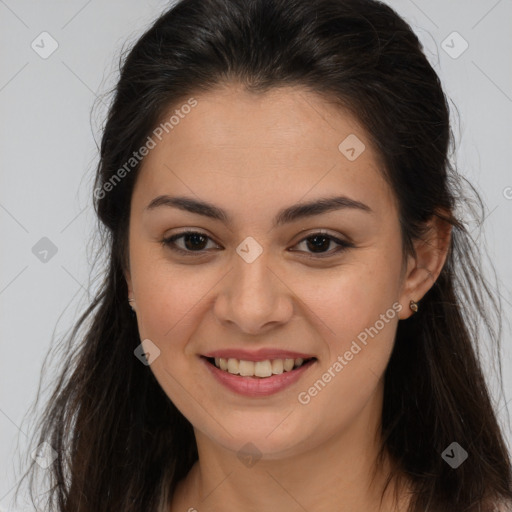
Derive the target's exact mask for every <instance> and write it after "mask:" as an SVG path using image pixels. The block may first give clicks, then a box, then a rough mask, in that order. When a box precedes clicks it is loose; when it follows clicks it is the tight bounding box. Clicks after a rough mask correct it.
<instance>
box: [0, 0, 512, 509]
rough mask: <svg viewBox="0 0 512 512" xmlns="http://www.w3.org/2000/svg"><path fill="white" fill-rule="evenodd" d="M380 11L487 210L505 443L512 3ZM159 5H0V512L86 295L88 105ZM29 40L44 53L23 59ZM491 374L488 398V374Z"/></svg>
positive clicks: (7, 1)
mask: <svg viewBox="0 0 512 512" xmlns="http://www.w3.org/2000/svg"><path fill="white" fill-rule="evenodd" d="M388 3H389V4H390V5H391V6H392V7H394V8H395V9H396V10H397V11H398V13H399V14H401V15H402V16H404V17H405V18H406V20H407V21H408V22H409V23H410V24H411V25H412V27H413V29H414V30H415V32H416V33H417V34H418V36H419V37H420V39H421V41H422V42H423V44H424V45H425V48H426V53H427V56H428V57H429V59H430V61H431V63H432V64H433V65H434V67H435V69H436V71H437V72H438V73H439V75H440V77H441V80H442V82H443V85H444V88H445V91H446V93H447V95H448V96H449V98H450V99H451V100H452V101H453V103H454V104H455V105H456V106H457V109H458V112H459V114H460V118H458V117H454V118H453V119H454V131H455V134H456V137H457V144H458V151H457V164H458V167H459V169H460V171H461V172H462V173H463V174H464V175H465V176H466V177H468V178H469V179H470V180H471V181H472V182H473V183H474V184H475V185H476V186H477V188H478V189H479V190H480V192H481V194H482V196H483V198H484V200H485V202H486V205H487V217H486V220H485V222H484V225H483V232H482V234H481V235H480V236H479V237H478V240H477V243H478V244H479V246H480V247H482V248H487V251H488V253H489V256H490V259H491V260H492V262H493V263H494V265H495V267H496V270H497V274H498V278H499V280H500V281H501V283H502V290H501V291H502V298H503V307H504V311H505V313H506V315H508V317H507V318H505V322H506V323H505V332H504V339H503V341H504V346H505V352H504V357H503V365H504V372H505V375H504V377H505V389H506V397H505V398H504V397H500V396H499V395H498V394H497V393H496V395H495V396H496V400H497V401H498V400H499V403H498V409H499V410H500V418H501V421H502V422H503V424H504V426H505V433H506V435H507V440H508V442H509V443H511V442H512V433H511V430H510V426H509V425H508V421H507V418H506V416H504V414H503V413H504V410H505V409H504V405H505V403H506V402H507V401H511V400H512V351H511V349H510V345H511V343H510V342H511V338H512V337H511V330H510V326H509V324H507V322H510V319H511V312H512V307H511V304H512V296H511V291H510V283H511V282H512V279H511V277H512V267H511V265H510V252H511V249H512V244H511V237H510V233H511V230H510V227H511V224H512V223H511V220H510V219H511V217H512V173H511V172H510V162H511V161H512V144H511V142H512V141H511V140H510V134H511V130H510V126H511V123H512V59H511V58H510V55H511V54H512V30H511V22H512V1H511V0H499V1H496V0H485V1H483V0H482V1H478V2H468V1H467V0H451V1H450V2H449V3H448V2H445V1H442V0H424V1H421V3H420V1H419V0H416V1H415V2H413V1H412V0H392V1H389V2H388ZM167 5H168V2H164V1H158V0H152V1H145V2H141V1H135V0H124V1H123V2H121V1H120V0H110V1H108V2H100V1H98V0H90V1H88V2H87V1H86V0H70V1H66V2H64V1H62V2H58V1H45V2H39V1H35V0H30V1H29V0H16V1H15V0H0V48H1V52H2V53H1V62H2V65H1V66H0V115H1V119H2V122H1V126H0V130H1V133H0V144H1V147H0V149H1V151H0V159H1V173H0V229H1V251H0V322H1V323H0V325H1V335H0V344H1V358H0V511H7V510H8V511H14V510H15V508H14V507H13V505H12V504H11V498H12V495H13V487H14V486H15V484H16V482H17V480H18V478H19V469H20V464H21V462H20V453H21V455H24V454H25V453H26V452H25V445H26V442H27V439H28V438H29V437H30V436H31V433H32V430H31V425H32V424H33V416H26V412H27V410H28V408H29V406H30V405H31V404H32V402H33V400H34V398H35V394H36V391H37V387H38V384H39V377H40V374H41V367H42V363H43V360H44V356H45V355H46V353H47V351H48V349H49V348H50V345H51V344H52V339H53V338H55V339H57V340H58V339H60V336H62V335H63V334H65V333H66V332H67V331H68V329H69V328H70V327H71V326H72V324H73V322H74V321H75V320H76V319H77V317H78V314H79V312H80V311H81V310H83V309H84V307H85V305H86V304H87V303H88V301H89V299H90V297H91V296H92V293H93V291H94V285H91V284H90V282H89V274H90V265H91V258H90V254H89V253H88V252H87V248H88V246H89V240H90V238H91V234H92V233H93V231H94V229H95V218H94V212H93V209H92V207H91V206H92V202H91V190H92V179H93V175H94V167H95V164H96V163H97V148H96V144H95V138H96V141H98V142H99V140H100V133H101V131H100V130H101V125H102V122H103V117H104V115H105V112H106V109H105V104H106V101H105V102H102V101H101V99H100V100H97V97H98V95H101V94H104V93H105V92H107V91H108V90H109V88H111V87H112V86H113V85H114V83H115V80H116V76H117V74H116V73H117V62H118V57H119V54H120V51H121V49H122V46H123V43H126V42H128V43H131V42H132V41H134V40H135V39H136V38H137V36H139V35H140V34H141V33H142V31H143V30H144V29H145V28H146V27H147V26H148V25H149V24H150V23H151V20H152V19H153V18H154V17H156V16H157V15H158V14H159V13H160V12H161V11H163V10H164V9H165V8H166V6H167ZM454 31H456V32H457V33H458V34H460V36H461V37H462V38H463V39H464V40H465V41H467V43H468V44H469V47H468V48H467V50H466V51H465V52H464V53H462V54H461V55H458V54H459V53H460V51H461V50H462V49H463V48H464V46H463V44H464V42H463V40H462V39H460V37H459V36H457V35H455V36H453V35H451V34H452V33H453V32H454ZM42 32H48V33H49V34H50V35H51V37H52V38H53V39H54V40H55V41H56V44H58V48H57V49H56V51H55V52H54V53H52V54H51V55H49V56H48V57H47V58H42V57H41V56H40V54H41V53H42V54H43V56H46V55H44V52H49V50H51V44H55V43H52V41H51V40H50V39H49V38H48V36H40V34H41V33H42ZM41 39H43V42H41ZM33 41H35V42H34V46H35V45H38V46H35V49H37V51H38V52H39V53H37V52H36V51H35V49H33V48H32V47H31V45H32V42H33ZM443 41H445V42H444V43H443ZM449 53H451V54H452V56H450V55H449ZM454 56H456V57H457V58H453V57H454ZM95 101H97V103H98V105H97V108H96V110H95V111H94V115H93V116H91V108H92V106H93V103H94V102H95ZM451 108H452V109H453V105H452V106H451ZM453 113H454V115H455V116H456V115H457V114H456V112H454V111H453ZM475 228H476V226H475ZM475 232H476V231H475ZM43 237H47V238H48V239H49V240H51V242H52V244H53V245H54V246H55V248H56V249H57V252H56V254H54V255H52V252H51V251H50V252H49V253H48V254H47V255H46V256H45V255H44V253H39V254H37V252H38V251H37V250H34V252H36V254H34V252H33V247H34V246H36V248H37V247H39V246H38V245H36V244H38V242H39V244H43V245H44V244H45V243H47V242H40V240H41V238H43ZM45 257H46V259H47V261H41V258H45ZM88 290H89V291H88ZM52 365H53V367H52V368H53V369H50V370H49V375H50V377H49V379H46V380H45V382H46V383H49V384H50V385H51V383H52V381H51V377H52V375H55V371H56V370H57V369H58V367H59V364H58V361H54V362H53V363H52ZM488 373H489V378H490V383H491V387H492V389H493V390H494V392H496V386H495V379H494V378H493V374H492V371H491V370H490V369H489V370H488ZM43 396H44V395H43ZM511 405H512V402H510V404H509V407H510V406H511ZM16 510H17V511H20V510H22V507H18V508H16Z"/></svg>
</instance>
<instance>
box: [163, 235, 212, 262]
mask: <svg viewBox="0 0 512 512" xmlns="http://www.w3.org/2000/svg"><path fill="white" fill-rule="evenodd" d="M181 239H183V240H182V241H183V244H184V246H185V247H184V248H182V247H179V246H177V244H176V242H177V240H181ZM209 239H210V237H209V236H208V235H206V234H205V233H201V232H200V231H184V232H183V233H178V234H176V235H172V236H170V237H168V238H164V239H163V240H162V245H164V246H167V247H169V248H170V249H171V250H173V251H175V252H178V253H180V254H186V255H187V256H192V254H191V253H199V254H201V253H203V251H204V249H205V244H206V242H207V240H209ZM199 254H198V255H199ZM194 256H195V255H194Z"/></svg>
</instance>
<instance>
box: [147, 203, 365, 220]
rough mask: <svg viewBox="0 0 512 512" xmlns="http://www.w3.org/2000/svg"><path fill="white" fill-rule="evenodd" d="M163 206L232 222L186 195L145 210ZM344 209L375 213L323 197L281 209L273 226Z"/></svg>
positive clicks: (206, 204) (218, 210)
mask: <svg viewBox="0 0 512 512" xmlns="http://www.w3.org/2000/svg"><path fill="white" fill-rule="evenodd" d="M161 206H166V207H171V208H178V209H180V210H184V211H187V212H190V213H195V214H197V215H203V216H204V217H208V218H211V219H214V220H219V221H221V222H224V223H225V224H231V223H232V219H231V216H230V215H229V214H228V213H227V212H226V211H225V210H223V209H222V208H219V207H218V206H215V205H213V204H211V203H208V202H206V201H200V200H197V199H193V198H191V197H185V196H168V195H161V196H158V197H155V198H154V199H153V200H152V201H151V202H150V203H149V204H148V205H147V206H146V208H145V210H154V209H156V208H159V207H161ZM343 209H351V210H359V211H362V212H366V213H375V212H373V210H372V209H371V208H370V207H369V206H368V205H366V204H364V203H361V202H360V201H356V200H355V199H351V198H349V197H346V196H334V197H323V198H319V199H315V200H314V201H310V202H307V203H297V204H294V205H292V206H288V207H287V208H283V209H282V210H279V212H278V213H277V215H276V216H275V218H274V223H273V226H274V227H277V226H281V225H283V224H287V223H290V222H294V221H296V220H299V219H304V218H307V217H313V216H315V215H321V214H323V213H328V212H331V211H336V210H343Z"/></svg>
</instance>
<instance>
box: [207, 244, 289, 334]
mask: <svg viewBox="0 0 512 512" xmlns="http://www.w3.org/2000/svg"><path fill="white" fill-rule="evenodd" d="M233 265H234V266H233V268H232V270H231V271H230V272H228V274H227V275H226V277H225V278H224V279H223V280H222V281H221V283H219V286H220V288H219V292H218V296H217V298H216V300H215V303H214V307H213V309H214V314H215V316H216V318H217V319H218V321H219V322H221V323H222V324H224V325H226V326H231V327H233V326H236V327H237V329H238V330H239V331H241V332H244V333H246V334H263V333H265V332H267V331H268V330H272V329H275V328H276V327H279V326H280V325H284V324H286V323H287V322H288V321H289V320H290V318H291V317H292V315H293V311H294V300H293V291H292V290H290V288H288V287H287V286H286V282H285V281H284V280H283V278H282V277H281V276H280V275H279V274H280V272H279V269H278V268H277V267H276V266H275V265H274V266H273V265H272V262H271V261H270V258H268V257H267V255H266V253H265V251H263V253H262V254H261V255H260V256H259V257H258V258H257V259H256V260H254V261H252V262H251V263H248V262H247V261H244V259H243V258H241V257H239V256H238V255H235V256H234V258H233Z"/></svg>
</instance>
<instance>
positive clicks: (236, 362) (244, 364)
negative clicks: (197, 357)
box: [201, 356, 317, 379]
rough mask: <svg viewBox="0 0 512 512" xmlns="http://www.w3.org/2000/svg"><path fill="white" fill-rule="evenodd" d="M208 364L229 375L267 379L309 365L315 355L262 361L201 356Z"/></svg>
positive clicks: (314, 359) (314, 358)
mask: <svg viewBox="0 0 512 512" xmlns="http://www.w3.org/2000/svg"><path fill="white" fill-rule="evenodd" d="M201 357H202V358H203V359H204V360H206V361H207V362H208V363H209V364H210V365H212V366H215V367H216V368H217V369H218V370H221V371H223V372H226V373H229V374H231V375H238V376H240V377H247V378H249V379H268V378H269V377H272V376H274V375H281V374H283V373H292V372H295V371H297V370H298V369H299V368H302V367H303V366H306V365H308V366H309V365H310V364H311V363H312V362H314V361H316V360H317V359H316V357H309V358H302V357H297V358H293V359H292V358H285V359H281V358H276V359H265V360H263V361H249V360H245V359H236V358H233V357H230V358H224V357H206V356H201Z"/></svg>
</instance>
